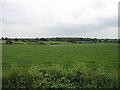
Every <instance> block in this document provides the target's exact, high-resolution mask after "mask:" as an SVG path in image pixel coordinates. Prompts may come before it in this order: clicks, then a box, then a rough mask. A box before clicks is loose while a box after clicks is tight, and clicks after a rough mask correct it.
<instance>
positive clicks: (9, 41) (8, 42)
mask: <svg viewBox="0 0 120 90" xmlns="http://www.w3.org/2000/svg"><path fill="white" fill-rule="evenodd" d="M5 43H6V44H13V42H12V41H11V40H7V41H6V42H5Z"/></svg>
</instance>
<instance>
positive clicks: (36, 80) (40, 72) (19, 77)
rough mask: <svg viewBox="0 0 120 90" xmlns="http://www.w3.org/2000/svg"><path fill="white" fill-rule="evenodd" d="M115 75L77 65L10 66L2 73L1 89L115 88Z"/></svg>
mask: <svg viewBox="0 0 120 90" xmlns="http://www.w3.org/2000/svg"><path fill="white" fill-rule="evenodd" d="M117 75H118V74H117V72H115V73H106V72H105V71H104V68H102V67H100V68H88V67H86V66H85V65H83V64H82V65H81V64H79V63H78V64H73V65H71V66H68V67H64V66H62V65H59V64H53V65H51V66H44V65H43V64H41V65H33V66H31V68H29V69H24V68H22V66H18V65H16V64H12V65H11V67H10V68H9V70H8V71H7V72H3V88H16V89H17V88H117V87H118V85H117V84H118V76H117Z"/></svg>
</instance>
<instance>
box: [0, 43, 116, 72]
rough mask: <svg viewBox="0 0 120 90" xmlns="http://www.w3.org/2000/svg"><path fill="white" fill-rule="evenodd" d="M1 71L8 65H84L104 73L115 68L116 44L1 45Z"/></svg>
mask: <svg viewBox="0 0 120 90" xmlns="http://www.w3.org/2000/svg"><path fill="white" fill-rule="evenodd" d="M2 47H3V70H5V69H7V68H8V67H9V65H10V64H12V63H14V64H20V65H23V66H24V67H25V68H26V67H29V66H31V65H33V64H45V65H51V64H62V65H64V66H70V65H71V64H73V63H78V62H79V63H81V64H82V63H84V64H86V65H87V66H90V67H96V68H97V67H99V66H102V67H104V68H105V69H106V71H113V70H115V69H116V68H117V63H118V62H117V60H118V51H117V50H118V48H117V44H69V45H57V46H50V45H47V46H46V45H3V46H2Z"/></svg>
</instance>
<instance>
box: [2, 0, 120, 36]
mask: <svg viewBox="0 0 120 90" xmlns="http://www.w3.org/2000/svg"><path fill="white" fill-rule="evenodd" d="M118 1H119V0H1V1H0V12H1V14H0V23H2V24H0V28H1V29H2V36H4V37H92V38H117V37H118Z"/></svg>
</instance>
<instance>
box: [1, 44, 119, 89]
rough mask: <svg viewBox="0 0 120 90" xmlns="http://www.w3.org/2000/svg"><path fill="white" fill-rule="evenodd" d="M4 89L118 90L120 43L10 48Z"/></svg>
mask: <svg viewBox="0 0 120 90" xmlns="http://www.w3.org/2000/svg"><path fill="white" fill-rule="evenodd" d="M2 47H3V51H2V57H3V61H2V66H3V77H2V78H3V88H117V87H118V86H117V84H118V76H117V75H118V69H117V68H118V44H117V43H87V44H70V43H68V44H62V45H37V44H36V45H35V44H34V45H33V44H24V45H23V44H22V45H19V44H17V45H15V44H12V45H9V44H4V45H3V46H2Z"/></svg>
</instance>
